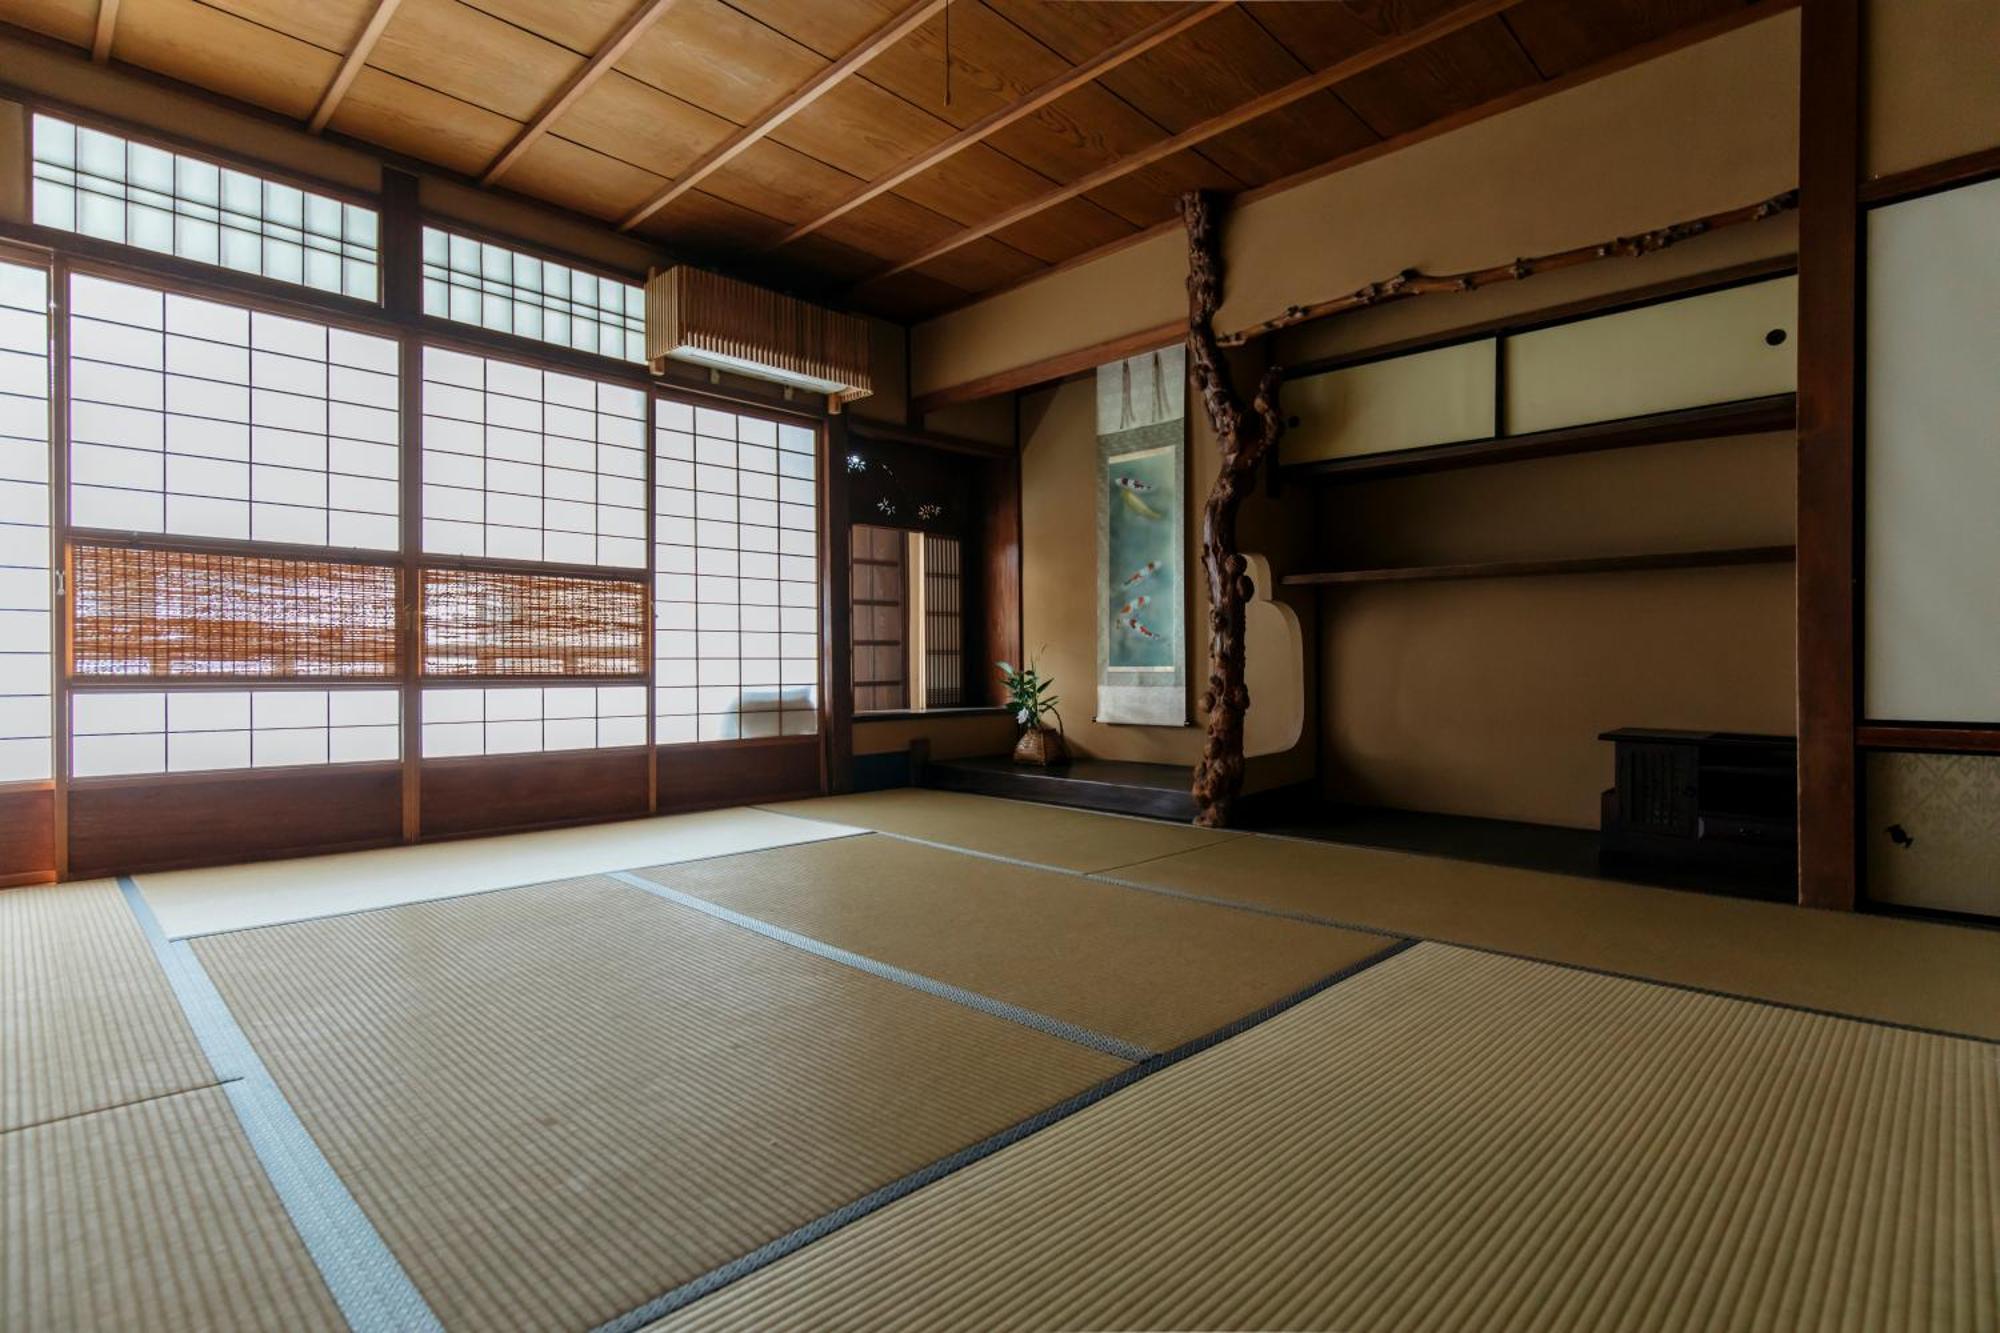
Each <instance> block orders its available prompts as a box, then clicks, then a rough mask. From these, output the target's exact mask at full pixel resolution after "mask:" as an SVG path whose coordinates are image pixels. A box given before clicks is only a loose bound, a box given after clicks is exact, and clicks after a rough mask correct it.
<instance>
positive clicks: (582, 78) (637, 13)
mask: <svg viewBox="0 0 2000 1333" xmlns="http://www.w3.org/2000/svg"><path fill="white" fill-rule="evenodd" d="M674 3H675V0H644V3H642V4H641V5H640V6H639V7H638V8H637V9H635V10H633V11H632V12H631V13H630V14H629V15H627V16H626V19H625V22H624V23H622V24H620V25H619V28H618V31H617V32H614V33H612V34H611V37H610V39H609V40H608V41H606V42H605V43H604V45H602V46H600V47H598V48H597V53H596V54H595V55H593V56H591V58H590V60H589V62H588V63H586V64H585V65H584V67H583V68H582V69H580V70H578V71H577V72H576V73H575V74H572V75H571V76H570V80H569V82H568V83H565V84H564V85H563V86H562V90H561V91H560V92H558V93H557V94H556V95H555V96H554V97H552V98H550V99H549V102H548V105H547V106H544V107H543V108H542V109H541V111H539V112H538V113H536V116H535V118H534V119H533V120H531V121H529V122H528V123H527V124H526V125H523V126H522V127H521V132H520V133H519V134H517V135H515V136H514V142H512V143H510V144H508V145H507V147H506V148H505V149H504V150H503V151H502V152H501V154H500V156H498V157H496V158H494V159H493V165H492V166H490V167H488V168H486V171H485V174H484V175H482V176H480V178H479V183H480V184H481V185H491V184H492V183H493V182H494V181H496V180H499V179H500V177H501V175H502V174H503V173H504V172H505V171H506V170H507V169H508V168H509V167H511V166H513V165H514V164H515V163H516V162H519V161H520V160H521V157H522V155H523V154H525V153H526V152H527V151H528V150H529V149H530V148H532V147H534V146H535V142H536V141H537V140H538V139H540V138H541V137H542V136H543V135H544V134H547V133H548V132H549V126H551V125H553V124H555V122H556V117H557V116H560V115H561V114H562V113H563V112H565V111H567V110H569V109H570V107H571V106H572V105H574V104H575V102H576V100H577V99H578V98H579V97H582V96H583V95H584V94H585V93H587V92H589V91H590V89H591V85H593V84H595V83H596V82H597V81H598V80H599V79H601V78H603V77H604V76H605V75H606V74H609V73H610V72H611V67H612V66H613V65H616V64H617V63H618V62H619V61H620V60H622V59H624V56H625V53H626V52H627V51H629V50H631V49H632V44H633V43H634V42H636V41H638V40H639V39H640V38H641V37H643V36H645V35H646V30H647V29H648V28H650V27H652V26H653V24H654V23H655V22H656V21H657V20H658V19H659V17H660V16H661V15H662V14H664V13H666V12H667V11H668V10H669V9H672V8H673V6H674Z"/></svg>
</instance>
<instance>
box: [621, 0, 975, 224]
mask: <svg viewBox="0 0 2000 1333" xmlns="http://www.w3.org/2000/svg"><path fill="white" fill-rule="evenodd" d="M948 2H949V0H917V3H916V4H913V5H911V6H910V7H909V8H908V9H906V10H904V11H903V12H902V13H901V14H899V15H897V16H896V17H895V18H893V19H891V20H889V22H887V23H885V24H883V25H882V26H881V27H879V28H877V29H876V30H875V31H874V32H873V33H871V34H869V36H868V37H867V38H865V39H864V40H863V41H862V42H861V44H860V45H859V46H857V47H855V48H854V49H853V50H852V51H849V52H848V53H847V54H846V55H844V56H842V57H841V58H840V59H838V60H836V61H834V62H833V63H832V64H830V65H828V66H827V67H826V68H825V69H823V70H821V71H820V72H819V73H817V74H815V75H813V76H812V78H810V79H808V80H807V81H806V82H805V84H804V85H803V86H801V87H799V88H798V89H796V90H795V91H793V92H792V93H791V94H790V95H789V96H787V97H786V98H785V99H784V100H783V101H781V102H779V103H778V104H777V105H776V106H774V107H772V108H771V109H770V110H769V111H766V112H765V113H764V114H763V115H761V116H759V117H758V118H757V119H756V120H753V121H751V122H750V123H749V124H748V125H745V126H743V127H742V128H741V129H739V130H737V131H736V133H734V134H732V135H730V136H729V137H728V138H726V139H724V140H723V141H722V142H721V143H719V144H717V145H716V146H715V147H713V148H711V149H709V150H708V151H707V152H706V153H704V154H702V156H701V157H700V158H699V159H698V160H697V161H696V162H695V164H694V165H693V166H691V167H689V168H688V169H687V170H686V171H684V172H682V173H681V174H680V176H679V177H677V178H676V179H675V180H674V181H673V182H672V183H671V184H669V185H668V186H667V187H666V188H665V189H664V190H661V191H660V192H659V193H658V194H656V195H654V196H653V197H652V198H651V199H648V200H647V201H646V202H645V203H643V204H641V205H639V207H638V208H636V209H634V210H633V212H632V215H631V216H630V217H628V218H626V219H625V220H624V221H623V222H621V223H619V224H618V230H620V231H630V230H631V229H632V228H634V227H636V226H638V225H639V224H640V223H641V222H644V221H645V220H646V219H647V218H649V217H651V216H653V214H655V213H657V212H659V211H660V210H661V209H663V208H665V207H666V206H667V205H668V204H671V203H672V202H673V201H674V200H676V199H678V198H680V197H681V196H682V195H684V194H686V193H687V192H688V191H689V190H692V189H694V187H695V186H697V185H699V184H701V182H702V181H704V180H706V179H707V178H708V177H709V176H710V175H711V174H713V173H714V172H715V171H716V170H717V169H719V168H721V167H723V166H725V165H727V164H728V163H730V162H731V161H733V160H735V159H736V158H737V157H738V156H739V155H741V154H742V153H744V152H746V151H748V150H749V149H750V148H753V147H755V146H756V145H757V144H758V143H760V142H762V141H763V139H764V138H765V136H767V135H769V134H770V133H771V132H772V131H773V130H775V129H777V128H778V127H779V126H780V125H783V124H784V123H785V122H786V121H788V120H790V119H791V118H792V117H793V116H796V115H797V114H799V112H801V111H803V110H805V109H806V108H807V107H809V106H811V105H812V104H813V103H814V102H817V101H818V100H819V99H820V98H821V97H824V96H825V95H826V94H827V93H828V92H831V91H832V90H833V88H834V87H835V85H837V84H838V83H839V82H840V81H841V80H842V79H844V78H846V77H847V76H848V75H850V74H852V73H853V72H854V71H855V70H857V69H860V68H861V67H862V66H863V65H865V64H867V63H868V62H869V61H871V60H873V59H874V58H875V57H876V56H878V55H881V54H882V53H883V52H884V51H886V50H888V49H889V48H890V47H892V46H894V45H895V44H896V43H897V42H900V41H902V40H903V38H905V37H907V36H909V35H910V34H911V33H912V32H915V31H916V30H917V29H918V28H920V27H922V26H923V25H924V24H925V23H927V22H929V20H930V18H931V16H932V15H934V14H936V13H937V12H938V11H939V10H941V9H943V8H944V7H945V5H946V4H947V3H948Z"/></svg>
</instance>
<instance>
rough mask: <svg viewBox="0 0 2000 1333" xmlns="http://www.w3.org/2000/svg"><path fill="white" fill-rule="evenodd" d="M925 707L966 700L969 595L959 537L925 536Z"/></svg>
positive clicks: (955, 703)
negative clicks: (966, 594)
mask: <svg viewBox="0 0 2000 1333" xmlns="http://www.w3.org/2000/svg"><path fill="white" fill-rule="evenodd" d="M923 543H924V562H923V563H924V568H923V575H924V598H923V605H924V640H923V646H924V707H926V708H956V707H958V706H959V705H960V704H962V703H964V702H965V621H964V611H965V599H964V590H963V588H962V586H961V584H960V568H959V549H958V538H956V537H940V536H938V535H937V534H936V533H934V532H927V533H925V534H924V536H923Z"/></svg>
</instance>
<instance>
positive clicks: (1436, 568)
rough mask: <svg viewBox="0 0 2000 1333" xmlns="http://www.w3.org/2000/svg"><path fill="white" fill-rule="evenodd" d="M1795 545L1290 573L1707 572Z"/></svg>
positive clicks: (1403, 577) (1295, 578) (1298, 579)
mask: <svg viewBox="0 0 2000 1333" xmlns="http://www.w3.org/2000/svg"><path fill="white" fill-rule="evenodd" d="M1797 554H1798V548H1797V547H1795V546H1732V547H1725V548H1721V549H1717V550H1707V551H1656V552H1650V553H1645V554H1639V555H1587V556H1576V557H1572V558H1569V559H1566V560H1488V561H1484V562H1482V563H1479V564H1468V565H1406V566H1403V567H1402V568H1399V569H1328V570H1320V571H1318V572H1316V573H1310V574H1287V575H1286V576H1285V579H1284V582H1285V584H1286V585H1287V586H1289V587H1304V586H1315V585H1325V584H1338V583H1435V582H1439V581H1441V580H1444V579H1506V578H1525V577H1529V576H1533V575H1540V574H1615V573H1621V572H1624V571H1627V570H1634V569H1706V568H1710V567H1713V566H1717V565H1776V564H1786V563H1789V562H1790V561H1791V560H1793V559H1794V558H1795V557H1796V556H1797Z"/></svg>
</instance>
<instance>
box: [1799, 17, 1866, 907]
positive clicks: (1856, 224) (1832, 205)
mask: <svg viewBox="0 0 2000 1333" xmlns="http://www.w3.org/2000/svg"><path fill="white" fill-rule="evenodd" d="M1860 4H1861V0H1804V3H1803V6H1802V31H1803V37H1802V51H1801V61H1800V65H1801V71H1802V73H1801V88H1800V98H1799V393H1798V414H1799V424H1798V434H1799V442H1798V548H1799V551H1798V644H1797V646H1798V732H1799V902H1800V903H1801V904H1802V905H1804V906H1807V907H1825V908H1835V909H1840V910H1851V909H1852V908H1853V906H1854V902H1855V896H1856V885H1857V879H1858V875H1859V871H1858V867H1859V854H1858V839H1857V821H1858V813H1859V809H1858V806H1859V799H1860V798H1859V791H1858V784H1857V781H1856V753H1855V745H1854V742H1855V732H1854V728H1855V714H1856V710H1857V698H1858V680H1857V674H1858V673H1857V671H1856V661H1857V651H1858V635H1857V632H1856V623H1857V617H1856V598H1855V586H1856V564H1855V557H1856V543H1855V530H1856V514H1857V506H1856V494H1857V490H1858V483H1857V475H1858V474H1857V470H1856V465H1857V462H1858V454H1857V450H1856V439H1855V435H1856V408H1857V405H1858V402H1859V393H1858V383H1857V373H1858V367H1859V363H1860V356H1859V349H1860V337H1861V323H1860V321H1861V313H1862V312H1861V263H1862V260H1861V247H1860V225H1861V207H1860V197H1859V187H1860V178H1861V123H1862V121H1861V118H1862V97H1861V80H1862V64H1861V14H1860Z"/></svg>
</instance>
